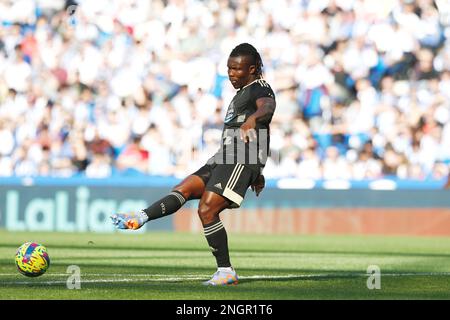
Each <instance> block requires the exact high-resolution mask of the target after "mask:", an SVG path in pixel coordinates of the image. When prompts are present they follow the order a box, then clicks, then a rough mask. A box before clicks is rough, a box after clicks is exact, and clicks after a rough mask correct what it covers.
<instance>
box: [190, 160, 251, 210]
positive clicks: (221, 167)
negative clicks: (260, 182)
mask: <svg viewBox="0 0 450 320" xmlns="http://www.w3.org/2000/svg"><path fill="white" fill-rule="evenodd" d="M193 175H196V176H199V177H200V178H201V179H202V180H203V182H204V183H205V185H206V188H205V190H207V191H212V192H214V193H217V194H220V195H221V196H223V197H224V198H226V199H228V200H229V201H230V202H231V205H230V207H229V208H230V209H233V208H239V207H240V205H241V203H242V200H244V197H245V193H246V192H247V189H248V187H250V185H251V184H252V183H253V182H254V181H255V180H256V178H257V177H258V176H259V172H258V171H256V170H253V169H250V168H249V167H248V166H245V165H242V164H239V163H238V164H206V165H204V166H203V167H201V168H200V169H199V170H197V171H196V172H194V173H193Z"/></svg>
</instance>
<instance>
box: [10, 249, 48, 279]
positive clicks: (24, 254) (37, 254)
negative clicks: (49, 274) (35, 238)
mask: <svg viewBox="0 0 450 320" xmlns="http://www.w3.org/2000/svg"><path fill="white" fill-rule="evenodd" d="M16 266H17V269H18V270H19V272H20V273H21V274H23V275H25V276H27V277H38V276H40V275H42V274H44V273H45V272H46V271H47V269H48V267H49V266H50V257H49V256H48V253H47V248H46V247H44V246H43V245H40V244H38V243H36V242H27V243H24V244H23V245H21V246H20V247H19V249H17V253H16Z"/></svg>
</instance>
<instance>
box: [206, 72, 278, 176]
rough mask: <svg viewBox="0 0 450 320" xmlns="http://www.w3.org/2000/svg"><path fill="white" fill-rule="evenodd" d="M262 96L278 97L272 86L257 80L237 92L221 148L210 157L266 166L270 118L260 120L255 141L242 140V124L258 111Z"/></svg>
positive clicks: (254, 166)
mask: <svg viewBox="0 0 450 320" xmlns="http://www.w3.org/2000/svg"><path fill="white" fill-rule="evenodd" d="M263 97H270V98H273V99H275V94H274V92H273V90H272V88H271V87H270V85H269V84H268V83H267V82H266V81H265V80H263V79H258V80H255V81H253V82H251V83H250V84H248V85H246V86H245V87H243V88H241V89H240V90H238V91H237V92H236V95H235V96H234V97H233V99H232V100H231V102H230V105H229V106H228V110H227V113H226V115H225V120H224V128H223V132H222V143H221V147H220V149H219V151H218V152H217V153H216V154H215V155H214V156H213V157H212V158H211V159H210V160H211V161H213V162H214V163H217V164H223V163H224V164H236V163H240V164H244V165H248V166H249V167H251V168H253V169H255V170H260V169H261V168H262V167H264V165H265V162H266V160H267V156H268V152H269V134H270V132H269V124H270V121H271V120H272V119H271V118H270V119H266V120H264V121H259V120H258V121H257V123H256V136H257V139H256V140H254V141H253V142H247V143H245V142H244V141H242V140H241V139H240V131H239V128H240V126H241V125H242V124H243V123H244V122H245V121H246V120H247V118H248V117H249V116H250V115H252V114H253V113H255V112H256V110H257V107H256V100H257V99H259V98H263Z"/></svg>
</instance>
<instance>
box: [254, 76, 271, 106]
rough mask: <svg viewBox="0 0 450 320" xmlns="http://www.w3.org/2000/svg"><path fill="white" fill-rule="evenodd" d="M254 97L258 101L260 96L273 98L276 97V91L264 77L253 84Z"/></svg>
mask: <svg viewBox="0 0 450 320" xmlns="http://www.w3.org/2000/svg"><path fill="white" fill-rule="evenodd" d="M252 91H253V92H252V98H253V99H254V100H255V101H256V100H258V99H259V98H272V99H275V93H274V92H273V90H272V88H271V87H270V85H269V84H268V83H267V82H266V81H265V80H263V79H261V80H258V81H256V84H255V85H254V86H253V90H252Z"/></svg>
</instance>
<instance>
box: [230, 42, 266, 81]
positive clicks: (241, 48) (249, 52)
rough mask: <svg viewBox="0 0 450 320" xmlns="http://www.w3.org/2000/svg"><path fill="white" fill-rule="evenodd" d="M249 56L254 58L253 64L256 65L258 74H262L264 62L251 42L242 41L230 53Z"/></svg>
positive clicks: (231, 55) (232, 55) (236, 55)
mask: <svg viewBox="0 0 450 320" xmlns="http://www.w3.org/2000/svg"><path fill="white" fill-rule="evenodd" d="M238 56H247V57H250V58H251V59H252V64H254V65H255V66H256V75H257V76H259V77H261V76H262V68H263V63H262V59H261V56H260V55H259V52H258V51H257V50H256V48H255V47H254V46H252V45H251V44H249V43H241V44H240V45H238V46H236V47H235V48H234V49H233V50H232V51H231V53H230V57H238Z"/></svg>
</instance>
